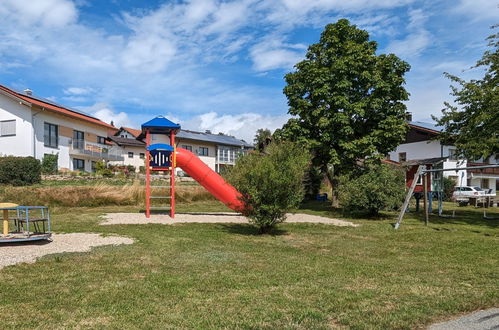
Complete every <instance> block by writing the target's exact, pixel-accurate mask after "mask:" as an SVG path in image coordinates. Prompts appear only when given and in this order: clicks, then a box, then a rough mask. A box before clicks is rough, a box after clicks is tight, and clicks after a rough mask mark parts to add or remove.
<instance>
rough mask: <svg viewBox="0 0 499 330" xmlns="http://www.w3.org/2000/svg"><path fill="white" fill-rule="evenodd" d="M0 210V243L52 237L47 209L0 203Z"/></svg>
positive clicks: (44, 207)
mask: <svg viewBox="0 0 499 330" xmlns="http://www.w3.org/2000/svg"><path fill="white" fill-rule="evenodd" d="M0 210H2V213H3V221H2V226H3V228H2V235H0V243H13V242H25V241H36V240H46V239H50V237H51V236H52V233H51V228H50V227H51V222H50V212H49V209H48V207H46V206H19V205H17V204H14V203H0ZM10 223H12V225H10ZM10 229H12V230H10Z"/></svg>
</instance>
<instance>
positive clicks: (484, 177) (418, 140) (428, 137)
mask: <svg viewBox="0 0 499 330" xmlns="http://www.w3.org/2000/svg"><path fill="white" fill-rule="evenodd" d="M440 132H441V128H439V127H437V126H435V125H433V124H430V123H423V122H413V121H410V122H409V131H408V132H407V135H406V139H405V141H404V143H402V144H400V145H399V146H398V147H397V148H396V149H395V150H394V151H392V152H390V153H389V155H388V159H390V160H393V161H397V162H401V163H403V162H406V161H413V160H424V159H429V158H438V157H443V158H445V159H444V160H443V168H444V169H445V168H458V167H467V166H477V165H486V164H497V163H499V159H498V158H497V155H496V156H495V157H490V158H489V159H486V160H482V159H479V160H476V161H469V160H466V159H463V158H462V157H459V156H458V155H457V154H456V148H455V147H453V146H446V145H442V144H441V143H440V141H438V140H435V137H436V136H438V134H440ZM443 173H444V176H445V177H451V178H453V179H454V180H456V184H457V185H458V186H477V187H481V188H483V189H492V191H493V193H495V192H496V191H497V190H498V189H499V169H486V170H479V169H476V170H475V169H473V170H460V171H457V172H456V171H446V172H443Z"/></svg>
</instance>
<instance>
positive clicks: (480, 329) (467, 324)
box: [428, 308, 499, 330]
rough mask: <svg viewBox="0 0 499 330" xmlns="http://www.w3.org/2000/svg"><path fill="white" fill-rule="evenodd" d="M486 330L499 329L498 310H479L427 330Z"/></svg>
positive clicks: (434, 325)
mask: <svg viewBox="0 0 499 330" xmlns="http://www.w3.org/2000/svg"><path fill="white" fill-rule="evenodd" d="M486 329H487V330H488V329H499V308H490V309H486V310H481V311H478V312H474V313H471V314H467V315H465V316H461V317H459V318H456V319H453V320H450V321H447V322H442V323H436V324H433V325H431V326H429V327H428V330H486Z"/></svg>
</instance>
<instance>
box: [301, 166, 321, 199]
mask: <svg viewBox="0 0 499 330" xmlns="http://www.w3.org/2000/svg"><path fill="white" fill-rule="evenodd" d="M323 179H324V174H323V173H322V172H321V171H320V169H319V168H318V167H316V166H310V167H309V168H308V170H307V172H306V173H305V177H304V179H303V185H304V189H305V197H306V198H307V199H315V197H316V195H317V194H318V193H319V192H320V190H321V185H322V181H323Z"/></svg>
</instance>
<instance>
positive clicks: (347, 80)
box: [275, 19, 410, 185]
mask: <svg viewBox="0 0 499 330" xmlns="http://www.w3.org/2000/svg"><path fill="white" fill-rule="evenodd" d="M376 49H377V43H376V42H375V41H370V40H369V34H368V33H367V31H364V30H361V29H358V28H357V27H356V26H355V25H351V24H350V22H349V21H348V20H346V19H341V20H339V21H338V22H337V23H335V24H329V25H327V26H326V28H325V30H324V31H323V32H322V34H321V38H320V41H319V42H318V43H316V44H313V45H311V46H310V47H309V48H308V52H307V54H306V59H305V60H303V61H301V62H300V63H298V64H296V66H295V68H296V70H295V71H294V72H292V73H288V74H287V75H286V76H285V80H286V83H287V86H286V87H285V88H284V94H285V95H286V97H287V98H288V105H289V110H288V113H289V114H291V115H293V116H295V117H294V118H292V119H290V120H289V121H288V122H287V123H286V125H284V127H283V128H282V129H281V130H279V131H277V132H276V133H275V135H276V137H277V138H283V139H291V140H298V141H301V142H303V143H304V144H307V145H308V146H309V147H310V148H311V150H312V151H313V153H314V162H315V164H316V165H319V166H320V167H321V169H322V170H323V171H324V172H325V174H327V175H328V178H329V180H330V182H331V183H333V185H334V181H335V180H334V178H335V177H337V176H338V175H339V174H342V173H346V172H348V171H350V170H352V169H353V168H354V167H355V166H356V164H357V161H358V160H359V159H365V158H370V159H379V158H381V157H383V156H384V155H385V154H387V153H388V152H389V151H391V150H393V149H395V147H396V146H397V145H398V144H399V143H400V142H401V141H402V140H403V139H404V137H405V132H406V130H407V124H406V123H405V112H406V106H405V105H404V104H403V103H402V101H405V100H407V99H408V96H409V94H408V93H407V91H406V90H405V89H404V87H403V85H404V83H405V80H404V74H405V73H406V72H407V71H409V69H410V66H409V64H408V63H406V62H404V61H402V60H400V59H399V58H398V57H397V56H395V55H393V54H389V55H376ZM331 168H333V169H334V173H332V171H331Z"/></svg>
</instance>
